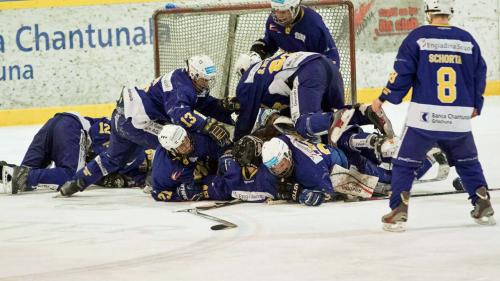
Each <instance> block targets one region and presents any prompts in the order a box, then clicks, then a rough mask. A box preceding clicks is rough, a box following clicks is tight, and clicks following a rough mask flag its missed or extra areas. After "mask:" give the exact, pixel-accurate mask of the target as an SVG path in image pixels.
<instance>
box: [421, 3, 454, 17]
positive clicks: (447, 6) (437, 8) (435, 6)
mask: <svg viewBox="0 0 500 281" xmlns="http://www.w3.org/2000/svg"><path fill="white" fill-rule="evenodd" d="M453 4H455V0H425V13H427V14H431V15H449V16H451V15H452V14H453Z"/></svg>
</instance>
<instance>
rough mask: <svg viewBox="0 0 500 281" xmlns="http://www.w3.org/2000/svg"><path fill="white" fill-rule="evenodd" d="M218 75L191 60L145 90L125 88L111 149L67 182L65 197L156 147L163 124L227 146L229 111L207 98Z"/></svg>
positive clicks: (200, 60) (198, 59)
mask: <svg viewBox="0 0 500 281" xmlns="http://www.w3.org/2000/svg"><path fill="white" fill-rule="evenodd" d="M215 75H216V69H215V65H214V63H213V62H212V60H211V59H210V58H209V57H208V56H205V55H202V56H193V57H191V58H190V59H189V60H188V61H187V67H186V68H185V69H184V68H180V69H176V70H173V71H171V72H169V73H167V74H165V75H163V76H161V77H159V78H157V79H156V80H154V81H153V82H152V83H151V85H150V86H149V87H147V88H146V89H139V88H137V87H133V88H124V90H123V92H122V95H121V97H120V99H119V101H118V103H117V106H116V109H115V110H114V112H113V115H112V118H111V119H112V120H113V122H112V123H111V140H110V145H109V148H108V149H107V150H106V151H104V152H102V153H100V154H99V155H98V156H97V157H96V158H95V159H94V160H93V161H91V162H90V163H88V164H87V165H86V166H85V167H84V168H83V169H81V170H79V171H78V172H77V174H76V176H75V178H74V179H72V180H71V181H68V182H66V184H65V185H64V186H62V187H61V189H60V191H61V194H62V195H63V196H70V195H72V194H73V193H75V192H78V191H82V190H84V189H85V188H86V187H87V186H89V185H91V184H93V183H95V182H97V181H98V180H99V179H100V178H101V177H103V176H106V175H107V174H109V173H113V172H115V171H117V170H118V169H120V168H121V167H123V166H124V165H125V164H126V163H127V161H131V159H129V157H130V156H131V155H135V154H137V151H142V150H144V149H154V148H156V147H157V146H158V145H159V142H158V137H157V136H158V133H159V131H160V130H161V128H162V127H163V125H162V124H166V123H173V124H178V125H180V126H183V127H184V128H186V130H188V131H190V132H195V131H200V132H202V133H204V134H206V135H207V136H209V137H211V138H212V139H214V140H215V141H216V142H217V143H218V144H219V146H221V147H223V146H226V145H228V144H229V143H230V136H229V133H228V132H227V130H226V129H225V128H224V126H223V125H222V123H221V122H225V123H231V122H232V119H231V116H230V115H231V112H230V111H228V110H225V109H224V108H223V107H222V105H221V104H222V103H221V100H218V99H215V98H213V97H211V96H209V95H208V93H209V90H210V82H211V81H213V80H214V79H215ZM198 112H200V113H198ZM203 114H205V115H207V116H208V117H205V116H204V115H203ZM218 120H219V121H218Z"/></svg>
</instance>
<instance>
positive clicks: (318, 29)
mask: <svg viewBox="0 0 500 281" xmlns="http://www.w3.org/2000/svg"><path fill="white" fill-rule="evenodd" d="M262 41H263V42H265V43H266V50H267V52H268V53H269V54H271V55H272V54H274V53H275V52H276V51H277V50H278V49H282V50H283V51H285V52H288V53H293V52H299V51H305V52H315V53H320V54H323V55H325V56H326V57H328V58H329V59H331V60H332V61H334V62H335V64H337V65H338V66H339V65H340V58H339V53H338V50H337V46H335V42H334V41H333V38H332V35H331V34H330V31H329V30H328V28H327V27H326V25H325V23H324V22H323V19H322V18H321V16H320V15H319V14H318V13H317V12H316V11H314V10H313V9H311V8H308V7H304V6H302V7H301V11H300V13H299V15H298V19H297V20H296V21H295V23H293V24H291V25H289V26H282V25H279V24H277V23H275V22H274V20H273V17H272V16H271V15H270V16H269V18H268V19H267V22H266V32H265V36H264V38H263V39H262Z"/></svg>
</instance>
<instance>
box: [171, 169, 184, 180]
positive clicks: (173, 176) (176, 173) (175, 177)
mask: <svg viewBox="0 0 500 281" xmlns="http://www.w3.org/2000/svg"><path fill="white" fill-rule="evenodd" d="M181 175H182V171H174V172H173V173H172V174H171V175H170V178H171V179H172V180H173V181H176V180H178V179H179V178H180V177H181Z"/></svg>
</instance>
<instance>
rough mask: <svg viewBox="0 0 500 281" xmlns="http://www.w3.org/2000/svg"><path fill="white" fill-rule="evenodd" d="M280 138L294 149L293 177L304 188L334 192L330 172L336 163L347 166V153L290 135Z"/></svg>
mask: <svg viewBox="0 0 500 281" xmlns="http://www.w3.org/2000/svg"><path fill="white" fill-rule="evenodd" d="M278 138H280V139H281V140H283V141H284V142H285V143H286V144H287V145H288V147H289V148H290V150H291V151H292V158H293V163H294V166H293V173H292V177H293V178H294V179H295V181H296V182H297V183H299V184H300V185H302V186H303V187H304V189H310V190H318V191H323V192H326V193H330V194H331V193H333V191H334V189H333V188H334V187H333V185H332V182H331V180H330V172H331V170H332V169H333V166H334V165H335V164H337V165H339V166H342V167H347V159H346V158H345V155H344V154H343V153H342V152H341V151H339V150H338V149H337V148H334V147H332V146H329V145H325V144H322V143H319V144H312V143H310V142H307V141H303V140H300V139H298V138H296V137H294V136H290V135H281V136H279V137H278Z"/></svg>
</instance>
